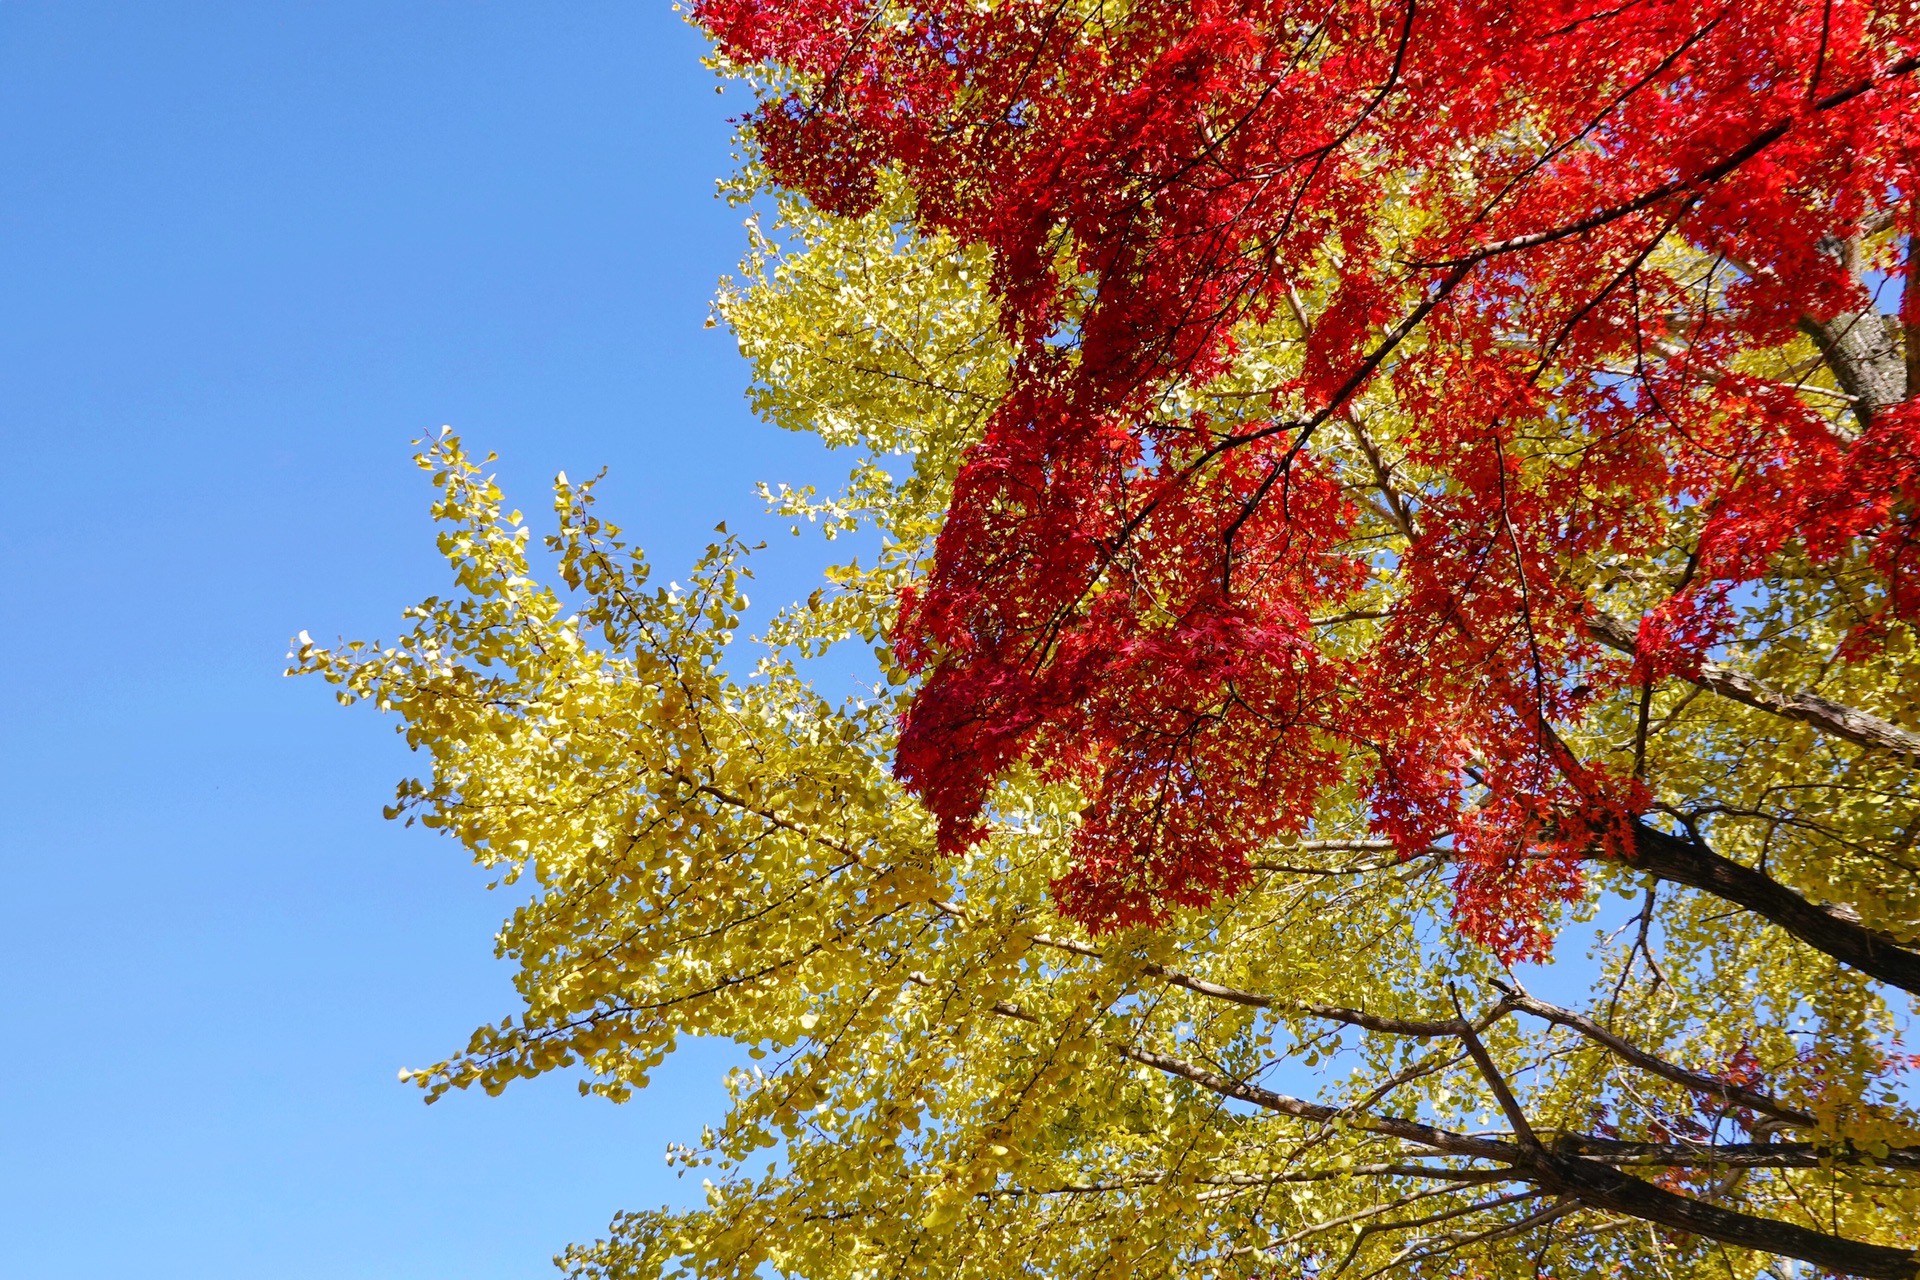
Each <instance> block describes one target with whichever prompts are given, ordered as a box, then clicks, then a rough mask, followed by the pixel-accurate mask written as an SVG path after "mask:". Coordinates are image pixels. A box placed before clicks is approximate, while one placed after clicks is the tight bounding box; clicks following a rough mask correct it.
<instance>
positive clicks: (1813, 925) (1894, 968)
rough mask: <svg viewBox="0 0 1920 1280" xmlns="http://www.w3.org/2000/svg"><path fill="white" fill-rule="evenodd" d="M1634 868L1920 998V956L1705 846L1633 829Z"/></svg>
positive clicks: (1637, 827)
mask: <svg viewBox="0 0 1920 1280" xmlns="http://www.w3.org/2000/svg"><path fill="white" fill-rule="evenodd" d="M1633 837H1634V838H1633V851H1632V853H1630V854H1628V855H1627V857H1626V858H1625V862H1626V864H1627V865H1628V866H1630V867H1633V868H1634V869H1635V870H1637V871H1644V872H1646V873H1648V874H1649V875H1652V876H1655V877H1657V878H1658V879H1661V880H1668V881H1672V882H1673V883H1674V884H1683V885H1686V886H1688V887H1689V888H1693V889H1699V890H1702V891H1703V892H1706V893H1710V894H1712V895H1714V896H1715V897H1717V898H1723V899H1725V900H1726V901H1728V902H1731V903H1733V904H1735V905H1736V906H1741V907H1745V908H1746V909H1747V910H1749V911H1751V912H1753V913H1755V914H1756V915H1759V916H1761V917H1763V918H1764V919H1767V920H1770V921H1772V922H1773V923H1774V924H1777V925H1779V926H1780V927H1781V928H1782V929H1785V930H1786V931H1787V932H1788V933H1790V934H1792V935H1793V936H1794V937H1796V938H1798V939H1799V940H1800V941H1802V942H1804V943H1806V944H1807V945H1808V946H1810V947H1812V948H1814V949H1815V950H1816V951H1823V952H1825V953H1826V954H1827V955H1830V956H1832V957H1833V958H1834V959H1836V960H1838V961H1840V962H1841V963H1842V964H1846V965H1850V966H1851V967H1853V968H1855V969H1858V970H1860V972H1862V973H1864V974H1866V975H1868V976H1869V977H1872V978H1877V979H1879V980H1880V981H1881V982H1884V983H1887V984H1888V985H1890V986H1895V987H1899V988H1900V989H1901V990H1902V991H1911V992H1913V993H1915V994H1916V995H1920V953H1916V952H1914V951H1911V950H1908V949H1907V948H1906V947H1905V946H1903V945H1902V944H1901V943H1899V942H1898V941H1896V940H1895V939H1894V938H1892V937H1891V936H1889V935H1887V934H1885V933H1882V932H1880V931H1879V930H1877V929H1869V928H1867V927H1866V926H1865V925H1861V924H1856V923H1855V922H1853V921H1851V920H1848V919H1847V918H1846V917H1844V916H1842V915H1840V914H1839V913H1837V912H1835V911H1832V910H1829V909H1828V908H1826V907H1821V906H1816V905H1815V904H1813V903H1811V902H1808V901H1807V900H1806V899H1805V898H1803V897H1801V896H1800V895H1799V894H1797V893H1795V892H1794V891H1793V890H1791V889H1789V888H1787V887H1786V886H1785V885H1783V884H1781V883H1780V882H1779V881H1777V880H1774V879H1772V878H1771V877H1768V876H1765V875H1762V874H1761V873H1760V872H1758V871H1755V870H1753V869H1752V868H1750V867H1743V866H1741V865H1740V864H1739V863H1737V862H1735V861H1733V860H1732V859H1730V858H1723V857H1721V856H1720V855H1719V854H1717V853H1715V852H1714V851H1713V850H1711V849H1709V848H1707V847H1706V846H1705V845H1703V844H1697V843H1695V842H1694V841H1692V840H1683V839H1681V838H1680V837H1679V836H1673V835H1668V834H1667V833H1666V832H1664V831H1660V830H1658V829H1656V828H1654V827H1650V826H1648V825H1647V824H1646V823H1644V822H1638V821H1636V822H1635V823H1634V824H1633Z"/></svg>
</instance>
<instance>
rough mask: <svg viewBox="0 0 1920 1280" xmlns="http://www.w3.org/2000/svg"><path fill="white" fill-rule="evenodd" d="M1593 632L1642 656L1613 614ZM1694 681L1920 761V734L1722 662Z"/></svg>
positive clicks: (1598, 614)
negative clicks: (1789, 689) (1773, 683)
mask: <svg viewBox="0 0 1920 1280" xmlns="http://www.w3.org/2000/svg"><path fill="white" fill-rule="evenodd" d="M1587 632H1588V634H1590V635H1591V636H1593V638H1594V639H1596V640H1598V641H1600V643H1602V644H1604V645H1607V646H1608V647H1609V648H1613V649H1618V650H1619V651H1620V652H1621V653H1625V654H1634V653H1637V652H1638V646H1637V642H1636V640H1637V638H1636V636H1635V635H1634V630H1633V627H1632V626H1631V625H1629V624H1628V623H1626V622H1622V621H1621V620H1620V619H1619V618H1616V617H1614V616H1613V615H1612V614H1610V613H1605V612H1602V611H1601V610H1599V609H1594V610H1592V611H1591V612H1590V613H1589V614H1588V616H1587ZM1688 679H1690V680H1692V681H1693V683H1695V684H1697V685H1699V686H1700V687H1701V688H1703V689H1708V690H1711V691H1712V692H1714V693H1717V694H1719V695H1720V696H1721V697H1723V698H1727V699H1730V700H1731V701H1734V702H1738V703H1740V704H1742V705H1743V706H1749V707H1752V708H1754V709H1755V710H1757V711H1765V712H1767V713H1769V714H1771V715H1776V716H1780V717H1781V718H1783V719H1787V720H1798V721H1800V722H1801V723H1803V724H1810V725H1812V726H1813V727H1814V728H1816V729H1818V730H1820V731H1821V732H1822V733H1825V734H1828V735H1830V736H1832V737H1835V738H1841V739H1844V740H1845V741H1847V742H1851V743H1854V744H1855V745H1856V746H1862V747H1867V748H1870V749H1872V750H1876V751H1891V752H1893V753H1895V754H1896V755H1903V756H1906V757H1908V758H1910V759H1915V760H1920V734H1916V733H1913V732H1912V731H1910V730H1907V729H1902V728H1901V727H1900V726H1899V725H1897V724H1894V723H1892V722H1891V721H1888V720H1882V719H1881V718H1880V717H1879V716H1876V715H1870V714H1868V713H1867V712H1865V711H1858V710H1855V709H1854V708H1853V707H1847V706H1842V705H1841V704H1839V703H1837V702H1830V701H1828V700H1827V699H1825V698H1822V697H1820V696H1819V695H1818V694H1812V693H1785V692H1782V691H1781V690H1779V689H1775V688H1773V687H1772V686H1771V685H1768V684H1766V683H1765V682H1763V681H1760V680H1756V679H1754V678H1753V677H1752V676H1750V675H1747V674H1746V673H1745V672H1741V671H1735V670H1734V669H1733V668H1731V667H1724V666H1721V665H1720V664H1719V663H1717V662H1703V663H1701V664H1700V674H1698V675H1697V676H1689V677H1688Z"/></svg>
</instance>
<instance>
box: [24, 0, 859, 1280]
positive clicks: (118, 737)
mask: <svg viewBox="0 0 1920 1280" xmlns="http://www.w3.org/2000/svg"><path fill="white" fill-rule="evenodd" d="M700 52H701V45H700V43H699V41H698V40H697V39H696V37H695V35H694V34H693V33H692V32H690V31H689V30H687V29H686V28H685V27H683V26H682V25H681V24H680V23H679V21H678V19H677V16H676V15H674V14H673V13H672V12H671V8H670V4H669V3H668V0H625V2H622V3H610V2H606V0H566V2H564V3H561V2H558V0H516V2H514V3H475V2H473V0H459V2H454V0H448V2H446V3H426V2H422V0H380V2H378V3H375V2H372V0H367V2H359V3H349V2H346V0H328V2H326V3H320V2H312V3H304V2H295V0H268V2H266V3H262V2H261V0H234V2H232V3H226V4H194V3H184V2H181V3H172V2H163V0H141V2H139V3H134V2H132V0H128V2H127V3H120V4H94V3H85V2H84V0H40V2H33V3H29V2H25V0H18V2H16V0H4V2H0V299H3V300H4V306H0V330H3V333H4V336H3V337H0V446H3V451H0V485H3V486H4V505H3V506H0V725H4V733H0V864H3V865H4V869H5V888H4V891H0V965H3V966H4V967H3V968H0V975H4V980H5V986H4V991H5V1013H4V1020H3V1021H0V1038H3V1043H0V1277H9V1278H10V1277H15V1276H18V1277H32V1278H34V1280H62V1278H67V1277H73V1278H80V1277H85V1278H88V1280H92V1278H95V1277H100V1278H105V1277H113V1278H114V1280H124V1277H128V1276H138V1277H141V1280H163V1278H168V1277H193V1278H194V1280H225V1278H227V1277H235V1278H237V1277H247V1278H248V1280H257V1278H258V1277H262V1276H271V1277H276V1278H286V1280H298V1278H301V1277H316V1278H317V1277H326V1278H327V1280H350V1278H358V1277H366V1278H368V1280H373V1278H376V1277H377V1278H381V1280H387V1278H392V1280H415V1278H420V1280H426V1278H429V1277H461V1278H462V1280H487V1278H490V1277H533V1276H544V1275H548V1274H551V1272H550V1271H549V1269H548V1263H547V1258H548V1257H549V1255H551V1254H552V1253H553V1252H554V1251H555V1250H557V1249H558V1248H559V1247H560V1246H562V1245H563V1244H565V1243H566V1242H567V1241H569V1240H573V1239H583V1238H590V1237H592V1236H593V1235H595V1234H596V1233H598V1232H599V1231H600V1229H601V1228H602V1227H603V1226H604V1225H605V1223H606V1221H607V1219H608V1217H609V1216H610V1215H611V1214H612V1213H613V1212H614V1211H615V1210H616V1209H618V1208H628V1207H647V1206H652V1205H656V1204H659V1203H662V1202H666V1201H676V1200H683V1199H685V1198H686V1197H688V1196H689V1195H691V1194H695V1193H696V1191H697V1188H696V1187H695V1186H693V1185H690V1184H688V1183H684V1182H679V1181H676V1180H674V1179H673V1178H671V1177H670V1176H669V1175H668V1173H667V1172H666V1170H665V1166H664V1164H663V1161H662V1158H661V1157H662V1151H663V1148H664V1146H665V1144H666V1143H667V1142H668V1141H669V1140H672V1139H675V1138H686V1139H691V1138H695V1137H697V1135H698V1129H699V1125H700V1123H701V1122H702V1121H703V1120H705V1119H710V1118H715V1117H716V1115H717V1110H718V1107H719V1103H720V1097H721V1095H720V1090H719V1088H718V1086H717V1077H718V1074H719V1071H720V1068H721V1065H722V1062H723V1056H722V1055H721V1054H719V1053H718V1052H717V1051H714V1050H704V1051H696V1052H694V1053H692V1054H690V1055H688V1056H687V1057H685V1058H684V1059H683V1060H681V1061H679V1062H677V1063H675V1064H674V1065H673V1066H672V1067H671V1068H670V1069H669V1070H667V1071H665V1072H663V1073H661V1076H660V1077H659V1080H658V1083H657V1084H656V1085H655V1087H654V1088H653V1089H652V1090H650V1091H649V1092H648V1093H647V1094H646V1095H645V1096H644V1097H643V1098H641V1099H640V1100H639V1101H637V1102H635V1103H633V1104H631V1105H629V1106H627V1107H625V1108H614V1107H612V1106H610V1105H608V1104H606V1103H603V1102H599V1101H597V1100H591V1101H590V1100H582V1099H580V1098H578V1097H577V1096H575V1094H574V1092H573V1089H572V1087H571V1084H570V1083H569V1082H567V1081H563V1080H547V1081H537V1082H533V1083H531V1084H529V1085H526V1086H524V1087H521V1088H518V1089H517V1090H510V1091H509V1092H508V1094H507V1095H506V1096H505V1097H502V1098H500V1099H488V1098H485V1097H481V1096H474V1097H466V1096H461V1097H456V1098H453V1099H451V1100H449V1101H447V1102H444V1103H442V1104H440V1105H437V1106H435V1107H432V1108H430V1109H429V1108H426V1107H423V1106H422V1105H421V1103H420V1101H419V1098H418V1095H417V1094H416V1093H415V1092H414V1091H413V1090H411V1089H409V1088H407V1087H404V1086H402V1085H400V1084H398V1083H397V1082H396V1080H395V1072H396V1071H397V1069H398V1068H400V1067H402V1066H407V1065H420V1064H424V1063H426V1062H430V1061H432V1060H434V1059H436V1058H438V1057H440V1056H442V1055H443V1054H444V1053H446V1052H447V1051H449V1050H450V1049H453V1048H455V1047H457V1046H458V1045H459V1044H461V1043H463V1042H464V1040H465V1037H466V1034H467V1032H468V1031H469V1030H470V1029H471V1028H472V1027H473V1026H474V1025H475V1024H476V1023H478V1022H480V1021H485V1020H491V1019H497V1018H498V1017H500V1016H501V1015H502V1014H504V1013H506V1012H508V1011H509V1010H510V1009H511V1008H512V1002H511V996H510V991H509V988H508V985H507V972H506V969H505V967H504V966H503V965H501V964H500V963H498V962H496V961H494V960H493V959H492V956H491V934H492V930H493V928H494V926H495V924H496V922H497V921H498V920H499V918H500V917H501V916H502V915H503V914H504V913H505V911H506V910H507V909H508V908H509V907H510V905H511V904H510V903H509V902H508V901H506V900H504V899H502V898H492V899H490V898H489V897H488V895H486V894H485V893H484V891H483V888H482V878H481V876H480V874H479V873H478V872H476V871H474V870H473V869H472V868H471V867H469V866H468V865H467V864H466V862H465V861H464V859H463V858H462V857H461V855H460V851H459V850H458V849H457V847H455V846H453V845H452V844H450V843H447V842H443V841H440V840H437V839H435V838H434V837H432V836H430V835H427V834H425V833H423V832H421V831H419V830H418V829H415V830H412V831H404V830H401V829H399V828H397V827H393V826H390V825H388V824H385V823H383V822H382V821H381V819H380V816H379V809H380V805H381V804H382V802H383V801H384V800H385V799H387V798H388V796H389V795H390V793H391V788H392V786H393V784H394V782H395V781H396V780H397V779H398V778H400V777H401V776H402V775H404V774H405V773H407V772H408V771H409V770H410V768H411V763H410V761H409V758H408V757H407V755H406V754H405V752H404V749H403V747H402V744H401V743H400V742H399V741H398V740H397V739H396V738H394V737H393V736H392V734H391V733H390V731H389V728H390V726H389V724H388V723H386V722H382V721H381V720H380V719H379V718H378V717H376V716H375V715H373V714H372V713H371V712H367V711H364V710H363V711H358V712H354V713H348V712H343V711H341V710H340V709H338V708H337V707H335V706H334V704H333V702H332V699H331V698H330V697H329V695H328V692H327V691H326V690H325V689H324V688H322V687H320V686H318V685H315V684H309V683H306V682H297V681H288V680H283V679H282V678H281V677H280V674H279V672H280V670H281V667H282V665H283V655H284V653H285V649H286V641H287V637H288V636H290V635H291V634H292V633H293V632H295V631H298V630H300V629H301V628H303V627H304V628H309V629H311V630H312V631H313V633H314V634H315V635H316V636H333V635H336V634H340V633H345V634H347V635H359V636H367V635H373V634H390V633H391V632H393V631H394V630H395V629H396V625H395V624H396V623H397V620H398V615H399V611H400V610H401V608H402V607H404V606H405V605H407V604H409V603H411V602H412V601H414V600H416V599H418V598H420V597H421V596H423V595H426V594H428V593H431V592H434V591H439V590H443V589H444V578H443V575H442V573H441V571H440V567H439V565H438V564H437V562H436V561H435V559H434V556H433V552H432V547H431V543H430V539H429V533H428V528H427V522H426V519H425V503H426V497H427V492H428V491H427V488H426V486H425V484H424V482H423V480H422V479H421V477H420V475H419V473H418V472H416V471H414V470H413V468H412V467H411V466H409V465H408V464H407V461H406V460H407V457H408V454H409V452H410V451H409V448H408V441H409V440H410V439H412V438H413V437H414V436H416V435H419V434H420V433H422V432H425V431H430V430H432V429H434V428H436V427H438V426H439V425H440V424H441V423H451V424H453V425H454V426H455V427H456V428H458V429H459V430H461V431H462V432H463V433H464V434H465V435H466V436H467V437H468V439H469V441H470V442H471V443H472V444H473V445H475V446H476V447H479V448H492V449H495V450H498V451H499V452H500V454H501V455H502V462H501V465H500V470H501V474H502V478H503V480H504V481H505V482H506V483H507V485H508V486H509V487H510V491H511V492H512V494H513V495H514V496H515V498H516V499H517V501H518V502H519V503H520V505H522V506H524V507H525V508H527V509H528V510H529V511H542V510H544V508H545V506H546V499H545V487H544V486H545V485H546V483H547V481H548V479H549V478H550V477H551V476H552V474H553V472H554V471H556V470H559V469H562V468H564V469H566V470H568V471H570V472H572V473H574V474H576V475H579V474H585V473H588V472H590V471H592V470H593V469H595V468H596V467H598V466H600V465H602V464H606V465H608V466H610V467H611V469H612V475H611V478H610V480H609V481H608V483H607V486H606V488H605V490H604V492H605V494H606V499H607V503H608V507H609V510H610V514H613V515H615V517H616V518H622V517H623V518H624V520H623V522H624V523H626V524H627V525H628V526H629V527H630V528H631V529H633V530H634V531H635V533H636V535H637V537H638V539H639V540H640V541H641V542H643V543H644V544H645V545H646V546H647V547H648V548H649V550H650V551H653V552H655V553H656V556H657V559H658V561H659V564H660V567H661V570H662V572H663V573H667V574H671V573H672V572H674V571H675V570H677V569H678V568H679V567H680V566H681V565H683V564H684V563H685V562H686V561H687V560H688V559H689V558H690V557H691V556H692V555H693V554H694V552H695V551H696V550H697V548H698V547H699V546H700V545H701V544H702V543H704V541H705V539H706V536H707V532H708V530H709V529H710V528H711V527H712V525H713V523H714V522H715V521H716V520H718V519H721V518H727V519H729V520H731V521H733V522H734V523H735V527H736V528H739V527H741V526H745V527H747V528H748V529H750V530H752V529H758V528H761V527H763V525H762V523H761V522H760V521H759V520H758V519H757V518H756V513H757V511H758V504H757V503H756V502H755V501H754V499H753V498H752V497H751V494H750V486H751V483H752V482H753V481H754V480H756V479H762V478H765V479H803V480H815V479H821V478H825V477H827V476H829V475H830V474H831V470H832V468H831V467H830V465H829V464H827V463H826V462H824V461H823V460H822V459H821V458H820V457H819V456H818V455H817V454H816V453H815V452H814V450H813V449H812V447H811V446H810V444H809V442H807V441H804V440H798V439H794V438H790V437H786V436H782V435H780V434H779V433H777V432H775V431H774V430H773V429H772V428H769V427H766V426H763V425H761V424H759V423H757V422H755V421H753V420H752V419H751V418H750V417H749V416H748V414H747V413H746V411H745V409H744V407H743V404H742V401H741V390H742V387H743V385H744V380H745V369H744V366H743V365H742V363H741V362H740V360H739V359H738V357H737V355H736V354H735V352H734V350H733V346H732V343H731V341H730V339H728V338H727V337H726V335H725V333H724V331H723V330H706V329H703V328H702V321H703V319H704V318H705V315H706V302H707V298H708V297H709V296H710V294H711V292H712V290H713V285H714V281H715V279H716V277H717V276H719V275H720V274H721V273H722V272H724V271H725V270H727V268H728V267H729V265H730V264H731V263H732V261H733V260H734V259H735V258H736V257H737V255H738V252H739V249H740V247H741V243H742V235H741V232H740V228H739V214H738V213H737V212H736V211H733V210H730V209H728V208H727V207H726V206H725V205H723V204H722V203H720V202H719V201H716V200H715V199H714V198H713V195H712V180H713V179H714V178H715V177H716V176H718V175H719V174H720V173H721V172H722V171H723V170H725V169H726V167H727V166H728V163H729V160H728V145H727V140H728V126H727V124H726V117H727V116H728V115H729V114H730V113H732V112H734V111H737V110H739V109H740V105H741V104H740V102H739V101H738V98H737V95H731V94H730V95H728V96H726V97H720V96H716V95H715V93H714V89H713V80H712V77H711V76H710V74H709V73H708V72H707V71H706V70H705V69H704V68H702V67H701V66H700V65H699V63H698V58H699V55H700ZM771 554H772V556H773V560H772V565H771V567H772V569H773V572H772V574H771V575H770V576H763V578H762V581H761V583H760V584H759V586H758V588H757V590H756V593H757V594H758V595H760V596H762V597H763V598H764V597H766V596H768V595H773V596H783V597H785V598H792V597H793V596H794V595H796V594H804V593H805V591H806V590H807V582H806V578H807V574H808V572H809V570H808V563H809V561H810V560H817V559H819V558H820V552H819V550H818V548H816V547H814V546H813V545H812V544H810V543H804V542H803V543H794V542H791V541H790V540H787V539H785V538H782V539H781V540H780V542H779V543H778V544H777V545H776V547H775V549H774V551H773V553H771Z"/></svg>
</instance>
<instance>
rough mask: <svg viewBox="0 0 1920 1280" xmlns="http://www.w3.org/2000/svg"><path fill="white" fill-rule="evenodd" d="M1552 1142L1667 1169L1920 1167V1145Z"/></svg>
mask: <svg viewBox="0 0 1920 1280" xmlns="http://www.w3.org/2000/svg"><path fill="white" fill-rule="evenodd" d="M1551 1145H1552V1147H1553V1149H1554V1150H1555V1151H1556V1152H1559V1153H1560V1154H1562V1155H1577V1156H1591V1157H1593V1158H1594V1159H1597V1160H1601V1161H1604V1162H1606V1163H1607V1164H1613V1165H1649V1166H1653V1167H1656V1168H1661V1169H1813V1168H1817V1167H1819V1166H1821V1165H1827V1164H1844V1165H1851V1166H1856V1167H1864V1168H1870V1169H1920V1151H1917V1150H1914V1149H1913V1148H1911V1147H1890V1148H1888V1150H1887V1152H1886V1154H1884V1155H1875V1154H1873V1153H1872V1152H1868V1151H1855V1150H1850V1149H1848V1148H1844V1147H1840V1148H1836V1147H1822V1146H1816V1145H1814V1144H1813V1143H1811V1142H1723V1143H1716V1144H1713V1145H1706V1144H1699V1145H1694V1144H1690V1143H1681V1144H1675V1143H1664V1142H1620V1141H1617V1140H1615V1139H1612V1138H1596V1137H1594V1136H1593V1135H1591V1134H1584V1133H1574V1134H1559V1135H1556V1136H1555V1137H1554V1140H1553V1142H1552V1144H1551Z"/></svg>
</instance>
